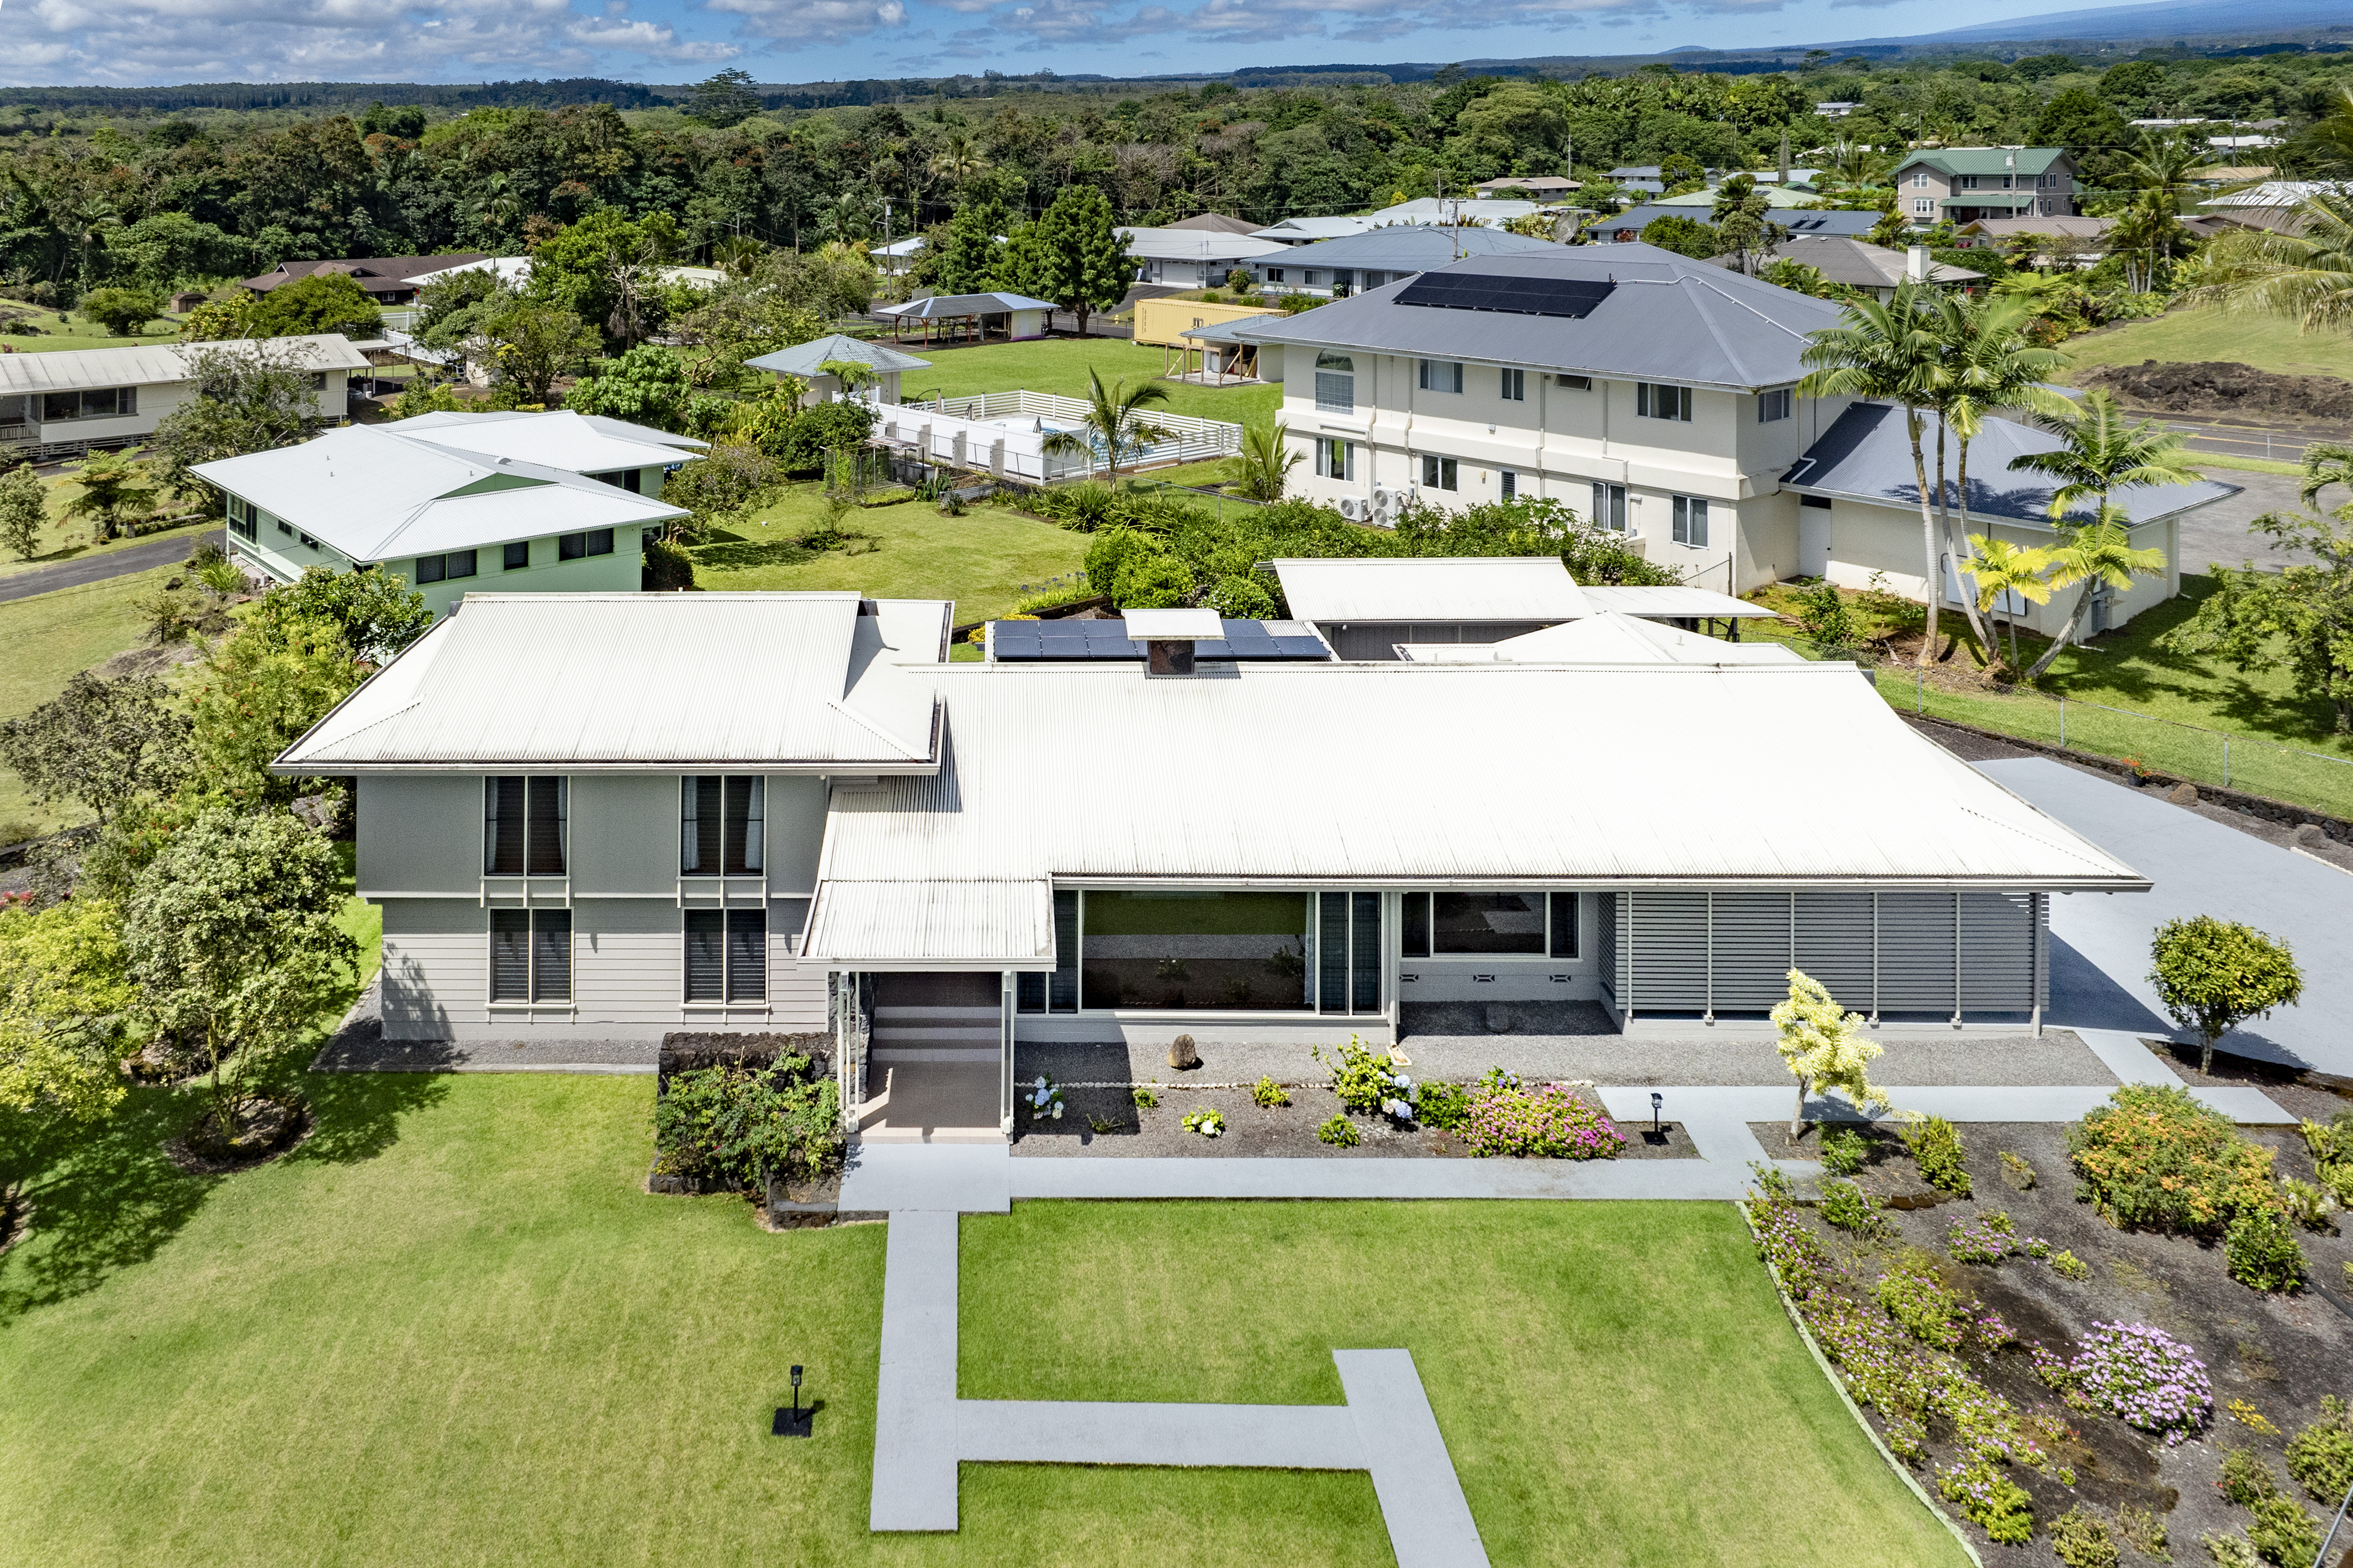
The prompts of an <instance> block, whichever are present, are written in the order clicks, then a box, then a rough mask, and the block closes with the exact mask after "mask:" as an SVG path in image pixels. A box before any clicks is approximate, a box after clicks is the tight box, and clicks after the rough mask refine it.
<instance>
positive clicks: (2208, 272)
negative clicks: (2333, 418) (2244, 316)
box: [2189, 132, 2353, 332]
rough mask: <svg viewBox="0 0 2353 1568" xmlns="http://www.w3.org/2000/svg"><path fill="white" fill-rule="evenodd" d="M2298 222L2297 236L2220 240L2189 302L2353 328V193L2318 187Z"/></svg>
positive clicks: (2313, 327)
mask: <svg viewBox="0 0 2353 1568" xmlns="http://www.w3.org/2000/svg"><path fill="white" fill-rule="evenodd" d="M2348 134H2353V132H2348ZM2296 221H2297V225H2298V230H2297V232H2296V233H2295V234H2274V233H2273V232H2271V231H2270V230H2268V229H2238V230H2234V231H2232V232H2231V233H2229V234H2224V235H2218V236H2217V237H2215V239H2214V241H2213V243H2212V244H2211V245H2209V246H2208V247H2206V254H2205V256H2204V258H2203V260H2204V263H2205V267H2204V272H2205V278H2206V281H2205V282H2204V283H2203V284H2201V285H2200V286H2199V287H2198V288H2196V289H2192V290H2190V295H2189V297H2190V299H2191V300H2194V301H2197V302H2200V303H2207V304H2215V305H2220V306H2221V307H2222V308H2223V309H2224V310H2245V311H2250V312H2253V313H2255V314H2259V315H2265V316H2284V317H2285V318H2286V319H2287V320H2289V321H2294V322H2295V323H2296V325H2297V326H2298V327H2300V328H2301V329H2303V330H2304V331H2307V332H2316V331H2328V330H2330V329H2342V328H2347V327H2353V195H2348V194H2345V193H2342V192H2334V191H2318V192H2315V193H2314V194H2313V195H2311V196H2309V197H2307V198H2306V201H2305V203H2304V205H2302V206H2300V207H2298V208H2297V209H2296Z"/></svg>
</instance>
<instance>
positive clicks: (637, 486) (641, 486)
mask: <svg viewBox="0 0 2353 1568" xmlns="http://www.w3.org/2000/svg"><path fill="white" fill-rule="evenodd" d="M621 488H622V489H625V490H627V491H628V492H629V493H630V494H631V495H633V496H641V495H643V494H645V493H646V471H645V470H644V469H643V468H629V469H627V470H625V471H624V472H623V473H622V475H621Z"/></svg>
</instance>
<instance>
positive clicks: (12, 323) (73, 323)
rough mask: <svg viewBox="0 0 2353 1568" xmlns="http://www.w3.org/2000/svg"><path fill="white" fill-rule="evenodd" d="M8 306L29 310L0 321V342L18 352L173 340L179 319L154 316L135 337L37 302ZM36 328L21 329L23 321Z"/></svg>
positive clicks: (122, 346)
mask: <svg viewBox="0 0 2353 1568" xmlns="http://www.w3.org/2000/svg"><path fill="white" fill-rule="evenodd" d="M7 304H8V306H9V308H10V309H12V310H31V312H32V313H31V314H30V315H29V316H25V317H21V318H15V319H10V320H7V321H0V343H6V344H7V345H8V346H9V347H11V348H13V349H15V350H16V352H17V353H55V352H56V351H58V350H59V349H127V348H136V347H138V346H139V345H140V344H142V343H158V342H178V341H179V337H180V320H179V318H178V317H176V316H174V317H171V318H169V319H166V318H164V317H158V318H156V319H155V320H154V321H150V322H148V323H147V330H146V331H144V332H142V333H141V334H140V335H139V336H138V337H135V338H118V337H115V336H113V335H111V333H109V332H108V331H107V330H106V329H105V328H104V327H101V326H100V325H99V324H98V323H97V322H96V321H91V320H90V318H88V317H87V316H81V315H75V314H71V313H67V314H62V315H61V314H59V313H58V311H55V310H41V309H40V308H38V307H37V306H20V305H16V302H15V301H13V300H11V301H8V302H7ZM26 322H29V323H30V324H31V325H33V326H36V327H38V328H39V329H40V331H37V332H27V331H23V330H22V325H23V324H24V323H26Z"/></svg>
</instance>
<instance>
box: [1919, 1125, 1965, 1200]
mask: <svg viewBox="0 0 2353 1568" xmlns="http://www.w3.org/2000/svg"><path fill="white" fill-rule="evenodd" d="M1904 1146H1905V1148H1906V1149H1907V1150H1909V1151H1911V1154H1912V1162H1913V1163H1915V1164H1916V1165H1918V1166H1919V1167H1920V1179H1921V1180H1922V1181H1924V1182H1926V1183H1927V1184H1929V1185H1930V1186H1932V1187H1935V1188H1937V1189H1938V1190H1940V1191H1943V1192H1947V1193H1951V1194H1954V1195H1956V1196H1957V1197H1964V1198H1965V1197H1968V1195H1969V1194H1970V1192H1971V1190H1972V1189H1971V1187H1970V1184H1969V1168H1968V1165H1966V1164H1965V1163H1962V1161H1963V1156H1964V1155H1965V1153H1966V1152H1967V1151H1966V1150H1964V1149H1963V1148H1962V1146H1961V1135H1960V1133H1959V1132H1958V1131H1956V1130H1955V1129H1954V1127H1953V1124H1952V1123H1951V1122H1949V1121H1946V1120H1945V1119H1944V1118H1943V1117H1941V1116H1924V1117H1922V1118H1921V1119H1920V1120H1919V1121H1915V1122H1912V1123H1911V1124H1909V1125H1908V1126H1906V1127H1905V1129H1904Z"/></svg>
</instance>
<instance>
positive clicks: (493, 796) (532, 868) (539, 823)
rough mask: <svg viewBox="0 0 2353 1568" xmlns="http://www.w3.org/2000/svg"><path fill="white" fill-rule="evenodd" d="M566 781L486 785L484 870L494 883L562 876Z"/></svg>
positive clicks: (488, 781)
mask: <svg viewBox="0 0 2353 1568" xmlns="http://www.w3.org/2000/svg"><path fill="white" fill-rule="evenodd" d="M567 783H568V781H566V780H565V779H561V778H532V779H525V778H518V777H512V776H510V777H505V778H491V779H485V780H483V781H482V870H483V872H484V873H485V874H486V875H489V876H492V877H520V876H522V875H523V874H524V873H526V872H528V873H529V874H530V875H532V876H534V877H561V876H563V875H564V861H565V848H566V847H567V845H568V842H569V839H568V833H569V823H568V820H567V818H568V815H569V809H568V808H569V798H568V797H569V790H568V789H567V787H566V786H567Z"/></svg>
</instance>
